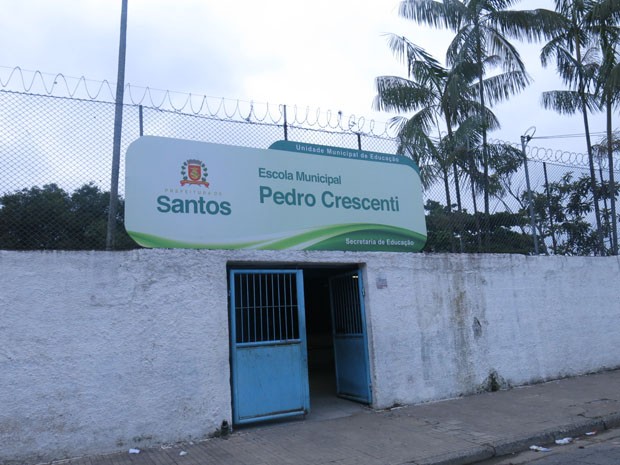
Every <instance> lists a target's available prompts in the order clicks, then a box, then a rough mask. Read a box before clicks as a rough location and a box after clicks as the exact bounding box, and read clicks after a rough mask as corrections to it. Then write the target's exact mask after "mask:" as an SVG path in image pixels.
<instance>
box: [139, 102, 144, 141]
mask: <svg viewBox="0 0 620 465" xmlns="http://www.w3.org/2000/svg"><path fill="white" fill-rule="evenodd" d="M138 122H139V124H140V137H142V136H143V135H144V112H143V111H142V105H139V106H138Z"/></svg>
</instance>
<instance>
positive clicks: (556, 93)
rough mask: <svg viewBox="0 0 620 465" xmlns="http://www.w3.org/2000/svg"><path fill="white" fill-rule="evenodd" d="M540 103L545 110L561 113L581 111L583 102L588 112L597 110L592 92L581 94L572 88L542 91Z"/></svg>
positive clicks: (567, 113)
mask: <svg viewBox="0 0 620 465" xmlns="http://www.w3.org/2000/svg"><path fill="white" fill-rule="evenodd" d="M541 104H542V106H543V107H544V108H545V109H547V110H555V111H557V112H558V113H560V114H563V115H574V114H575V113H577V112H580V111H582V109H583V105H584V104H585V106H586V109H587V110H588V111H590V112H593V111H596V110H598V102H597V99H596V96H594V95H592V94H586V95H582V94H581V93H580V92H578V91H574V90H552V91H548V92H543V93H542V97H541Z"/></svg>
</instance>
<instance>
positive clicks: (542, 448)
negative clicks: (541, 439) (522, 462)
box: [530, 446, 551, 452]
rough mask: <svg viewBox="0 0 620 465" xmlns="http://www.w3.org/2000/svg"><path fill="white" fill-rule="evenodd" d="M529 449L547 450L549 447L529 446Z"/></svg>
mask: <svg viewBox="0 0 620 465" xmlns="http://www.w3.org/2000/svg"><path fill="white" fill-rule="evenodd" d="M530 450H535V451H536V452H549V451H550V450H551V449H548V448H546V447H541V446H530Z"/></svg>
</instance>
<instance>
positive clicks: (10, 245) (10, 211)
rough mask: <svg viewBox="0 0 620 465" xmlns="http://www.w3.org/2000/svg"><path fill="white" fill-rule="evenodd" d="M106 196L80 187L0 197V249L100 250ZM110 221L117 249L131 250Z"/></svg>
mask: <svg viewBox="0 0 620 465" xmlns="http://www.w3.org/2000/svg"><path fill="white" fill-rule="evenodd" d="M109 195H110V194H109V193H108V192H102V191H101V190H100V189H99V188H98V187H97V186H95V185H93V184H85V185H83V186H82V187H80V188H79V189H77V190H75V191H74V192H73V193H72V194H69V193H67V192H66V191H64V190H63V189H61V188H60V187H58V186H57V185H56V184H47V185H44V186H43V187H41V188H40V187H36V186H35V187H31V188H29V189H23V190H21V191H17V192H14V193H11V194H5V195H3V196H2V197H0V248H1V249H12V250H93V249H105V241H106V227H107V215H108V201H109ZM119 206H120V208H119V211H118V215H117V218H116V228H117V238H118V239H117V249H131V248H135V247H136V244H135V242H134V241H133V240H132V239H131V238H130V237H129V236H128V235H127V233H126V232H125V228H124V227H123V212H124V202H123V201H122V199H121V201H120V204H119Z"/></svg>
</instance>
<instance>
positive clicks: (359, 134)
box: [355, 132, 362, 150]
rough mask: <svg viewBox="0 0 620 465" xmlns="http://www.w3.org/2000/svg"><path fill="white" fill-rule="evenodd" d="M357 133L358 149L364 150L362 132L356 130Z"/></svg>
mask: <svg viewBox="0 0 620 465" xmlns="http://www.w3.org/2000/svg"><path fill="white" fill-rule="evenodd" d="M355 134H357V149H358V150H362V134H361V133H360V132H356V133H355Z"/></svg>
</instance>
